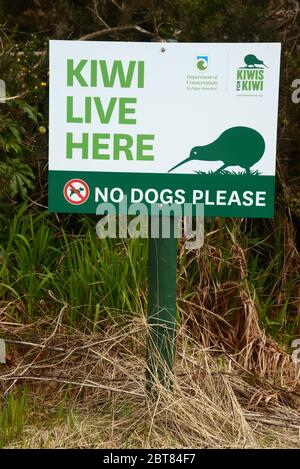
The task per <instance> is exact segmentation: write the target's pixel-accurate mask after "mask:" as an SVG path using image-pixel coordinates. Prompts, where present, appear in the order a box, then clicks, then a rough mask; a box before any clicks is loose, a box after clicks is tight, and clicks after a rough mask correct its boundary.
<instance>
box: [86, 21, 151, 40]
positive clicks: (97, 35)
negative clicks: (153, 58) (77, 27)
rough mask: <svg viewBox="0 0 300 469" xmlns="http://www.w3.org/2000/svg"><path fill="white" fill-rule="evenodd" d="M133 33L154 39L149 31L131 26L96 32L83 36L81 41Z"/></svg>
mask: <svg viewBox="0 0 300 469" xmlns="http://www.w3.org/2000/svg"><path fill="white" fill-rule="evenodd" d="M132 31H138V32H139V33H141V34H144V35H145V36H149V37H154V36H155V34H154V33H150V32H149V31H146V29H143V28H141V27H140V26H134V25H129V26H116V27H115V28H107V29H101V31H95V32H94V33H90V34H86V35H85V36H82V37H80V38H79V40H80V41H93V40H94V39H99V38H101V37H104V36H109V35H111V34H116V33H129V32H132Z"/></svg>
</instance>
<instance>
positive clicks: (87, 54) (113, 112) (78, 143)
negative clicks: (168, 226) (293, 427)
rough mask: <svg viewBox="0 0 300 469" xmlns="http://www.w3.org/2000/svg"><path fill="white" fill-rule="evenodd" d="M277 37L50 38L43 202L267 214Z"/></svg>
mask: <svg viewBox="0 0 300 469" xmlns="http://www.w3.org/2000/svg"><path fill="white" fill-rule="evenodd" d="M280 49H281V46H280V44H278V43H272V44H265V43H255V44H251V43H245V44H230V43H228V44H219V43H215V44H207V43H203V44H198V43H128V42H126V43H124V42H85V41H50V131H49V132H50V141H49V210H50V211H56V212H74V213H76V212H86V213H95V212H96V208H97V205H98V204H99V203H101V202H112V203H114V204H118V203H119V202H120V201H122V197H127V199H128V204H131V203H138V202H145V203H147V204H151V203H172V202H173V203H178V204H184V203H192V204H193V205H195V204H197V203H204V204H205V205H204V213H205V215H209V216H243V217H272V216H273V206H274V177H275V160H276V134H277V112H278V89H279V70H280ZM78 180H79V181H82V184H81V183H80V182H78ZM116 190H117V191H116ZM116 193H117V194H118V195H117V196H116Z"/></svg>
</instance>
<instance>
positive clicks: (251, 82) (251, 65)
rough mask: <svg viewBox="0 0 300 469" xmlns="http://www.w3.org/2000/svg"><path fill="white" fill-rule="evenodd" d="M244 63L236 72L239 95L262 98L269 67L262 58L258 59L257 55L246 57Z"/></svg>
mask: <svg viewBox="0 0 300 469" xmlns="http://www.w3.org/2000/svg"><path fill="white" fill-rule="evenodd" d="M243 62H244V63H243V65H242V66H241V67H238V69H237V71H236V91H237V94H239V95H254V96H259V95H261V96H262V94H263V91H264V79H265V70H266V69H267V68H268V66H267V65H266V63H265V62H264V60H263V59H262V57H257V56H256V55H255V54H247V55H245V56H244V60H243Z"/></svg>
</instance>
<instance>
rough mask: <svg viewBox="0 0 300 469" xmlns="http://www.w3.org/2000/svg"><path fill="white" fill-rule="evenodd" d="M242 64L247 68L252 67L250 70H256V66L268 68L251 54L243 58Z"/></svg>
mask: <svg viewBox="0 0 300 469" xmlns="http://www.w3.org/2000/svg"><path fill="white" fill-rule="evenodd" d="M244 62H245V64H246V66H247V68H249V67H252V68H257V65H263V66H264V67H266V68H268V67H267V66H266V65H265V64H264V63H263V61H262V60H259V59H258V58H257V57H256V56H255V55H253V54H248V55H246V57H245V58H244Z"/></svg>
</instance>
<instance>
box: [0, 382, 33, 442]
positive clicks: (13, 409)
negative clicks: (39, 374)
mask: <svg viewBox="0 0 300 469" xmlns="http://www.w3.org/2000/svg"><path fill="white" fill-rule="evenodd" d="M29 414H30V407H29V405H28V392H27V389H26V388H25V389H23V391H22V392H21V393H10V394H9V395H8V398H7V401H6V402H5V403H0V448H3V447H4V446H6V445H7V444H8V443H9V442H11V441H18V440H19V439H20V438H21V435H22V432H23V428H24V425H25V423H26V420H27V419H28V416H29Z"/></svg>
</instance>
